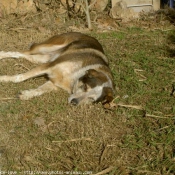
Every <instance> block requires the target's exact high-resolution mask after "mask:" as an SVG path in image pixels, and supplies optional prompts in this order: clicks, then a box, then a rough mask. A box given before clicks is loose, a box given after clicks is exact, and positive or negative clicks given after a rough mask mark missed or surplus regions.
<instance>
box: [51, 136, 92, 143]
mask: <svg viewBox="0 0 175 175" xmlns="http://www.w3.org/2000/svg"><path fill="white" fill-rule="evenodd" d="M81 140H86V141H91V142H93V140H92V139H91V138H84V137H83V138H77V139H71V140H65V141H57V140H53V141H52V142H53V143H67V142H76V141H81Z"/></svg>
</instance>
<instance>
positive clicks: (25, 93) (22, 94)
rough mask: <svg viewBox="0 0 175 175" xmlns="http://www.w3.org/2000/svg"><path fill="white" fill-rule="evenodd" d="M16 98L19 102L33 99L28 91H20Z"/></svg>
mask: <svg viewBox="0 0 175 175" xmlns="http://www.w3.org/2000/svg"><path fill="white" fill-rule="evenodd" d="M17 96H18V98H19V99H21V100H29V99H31V98H32V97H33V95H32V93H31V91H30V90H25V91H21V92H20V93H19V94H18V95H17Z"/></svg>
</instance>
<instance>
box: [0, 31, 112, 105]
mask: <svg viewBox="0 0 175 175" xmlns="http://www.w3.org/2000/svg"><path fill="white" fill-rule="evenodd" d="M7 57H13V58H21V57H22V58H25V59H27V60H28V61H30V62H33V63H42V64H41V65H39V66H37V67H35V68H34V69H32V70H29V71H28V72H26V73H22V74H18V75H13V76H8V75H3V76H0V82H14V83H19V82H22V81H24V80H27V79H29V78H33V77H37V76H42V75H46V76H47V77H48V81H47V82H46V83H45V84H43V85H42V86H39V87H38V88H37V89H30V90H25V91H22V92H21V93H20V94H19V98H20V99H22V100H28V99H30V98H32V97H35V96H39V95H41V94H43V93H45V92H50V91H52V90H56V89H57V88H58V87H60V88H62V89H64V90H66V91H67V92H68V93H69V94H70V96H69V98H68V102H69V103H73V104H80V103H87V102H102V103H108V102H110V101H112V99H113V93H114V84H113V78H112V74H111V71H110V69H109V67H108V59H107V57H106V56H105V55H104V51H103V48H102V46H101V44H100V43H99V42H98V41H97V40H96V39H95V38H93V37H90V36H88V35H85V34H82V33H78V32H77V33H76V32H70V33H64V34H61V35H56V36H53V37H52V38H50V39H48V40H46V41H44V42H43V43H39V44H33V45H32V46H31V48H30V49H29V51H24V52H4V51H1V52H0V59H3V58H7Z"/></svg>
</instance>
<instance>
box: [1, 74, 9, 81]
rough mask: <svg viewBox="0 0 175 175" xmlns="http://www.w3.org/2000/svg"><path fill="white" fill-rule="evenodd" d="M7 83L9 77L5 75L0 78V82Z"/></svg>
mask: <svg viewBox="0 0 175 175" xmlns="http://www.w3.org/2000/svg"><path fill="white" fill-rule="evenodd" d="M7 81H9V76H6V75H3V76H0V82H7Z"/></svg>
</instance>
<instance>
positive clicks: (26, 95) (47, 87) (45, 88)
mask: <svg viewBox="0 0 175 175" xmlns="http://www.w3.org/2000/svg"><path fill="white" fill-rule="evenodd" d="M53 90H57V87H56V86H55V85H54V84H53V83H52V82H51V81H47V82H46V83H45V84H43V85H42V86H39V87H38V88H37V89H30V90H25V91H22V92H21V93H20V94H19V98H20V99H21V100H29V99H31V98H33V97H36V96H40V95H42V94H44V93H46V92H50V91H53Z"/></svg>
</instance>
